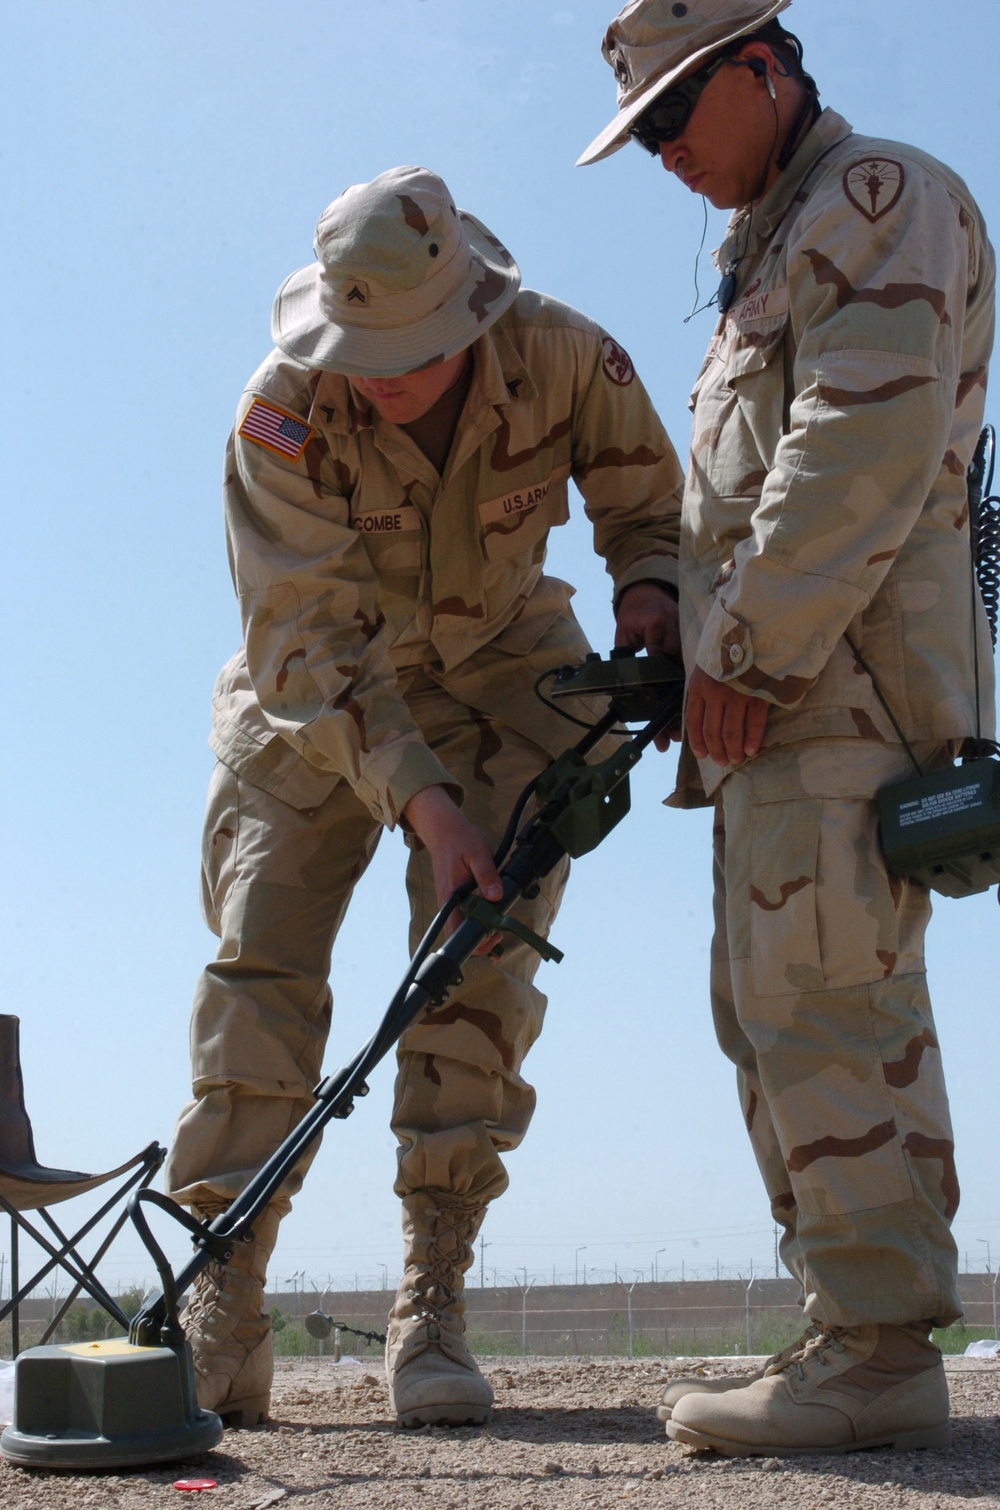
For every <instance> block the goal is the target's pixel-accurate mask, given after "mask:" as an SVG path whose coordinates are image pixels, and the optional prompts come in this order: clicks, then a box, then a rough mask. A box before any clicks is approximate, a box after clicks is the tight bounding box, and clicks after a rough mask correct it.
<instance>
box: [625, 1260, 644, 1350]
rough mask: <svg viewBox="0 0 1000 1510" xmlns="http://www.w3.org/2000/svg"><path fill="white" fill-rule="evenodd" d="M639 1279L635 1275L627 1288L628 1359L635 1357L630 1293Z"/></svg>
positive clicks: (637, 1275)
mask: <svg viewBox="0 0 1000 1510" xmlns="http://www.w3.org/2000/svg"><path fill="white" fill-rule="evenodd" d="M641 1278H642V1275H641V1274H636V1276H635V1278H634V1279H633V1281H632V1283H631V1284H630V1285H629V1287H628V1355H629V1357H630V1358H634V1357H635V1344H634V1341H633V1332H632V1291H633V1290H634V1289H635V1287H636V1285H637V1284H638V1283H639V1281H640V1279H641Z"/></svg>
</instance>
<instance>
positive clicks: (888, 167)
mask: <svg viewBox="0 0 1000 1510" xmlns="http://www.w3.org/2000/svg"><path fill="white" fill-rule="evenodd" d="M905 182H906V174H905V173H904V172H903V164H902V163H898V162H896V161H895V160H894V159H893V158H891V157H866V158H865V160H864V162H860V163H855V164H854V165H853V167H850V168H848V169H847V172H846V173H845V174H844V193H845V194H846V195H847V197H848V199H849V200H850V202H851V204H852V205H853V206H854V208H855V209H856V210H860V211H861V213H862V215H864V216H865V218H866V219H867V220H870V221H871V222H872V224H873V225H874V224H875V222H876V220H881V219H882V216H883V215H888V213H889V211H890V210H891V209H892V208H893V206H894V205H896V204H898V203H899V197H900V195H901V194H902V192H903V185H904V184H905Z"/></svg>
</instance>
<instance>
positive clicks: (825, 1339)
mask: <svg viewBox="0 0 1000 1510" xmlns="http://www.w3.org/2000/svg"><path fill="white" fill-rule="evenodd" d="M846 1330H847V1328H846V1327H837V1326H824V1325H823V1323H822V1322H817V1323H816V1325H815V1330H814V1331H813V1334H812V1336H808V1335H807V1336H806V1338H805V1340H804V1343H803V1346H802V1347H800V1348H799V1349H798V1351H797V1352H795V1353H793V1354H792V1356H791V1358H790V1359H789V1360H788V1364H786V1365H785V1366H786V1367H788V1366H790V1365H791V1364H793V1363H794V1365H795V1370H796V1373H797V1375H798V1378H799V1379H804V1378H805V1376H806V1372H805V1371H806V1367H807V1365H809V1364H811V1363H817V1364H819V1366H820V1367H821V1368H829V1367H830V1361H829V1359H828V1358H827V1356H826V1355H827V1353H829V1352H834V1353H842V1352H843V1351H844V1344H843V1342H842V1341H841V1338H842V1337H843V1336H844V1333H845V1332H846Z"/></svg>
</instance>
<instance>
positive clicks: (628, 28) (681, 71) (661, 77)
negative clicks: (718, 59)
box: [577, 0, 792, 167]
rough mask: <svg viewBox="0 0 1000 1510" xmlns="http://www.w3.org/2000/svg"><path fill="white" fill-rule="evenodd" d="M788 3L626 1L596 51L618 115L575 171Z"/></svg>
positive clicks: (614, 145) (613, 148)
mask: <svg viewBox="0 0 1000 1510" xmlns="http://www.w3.org/2000/svg"><path fill="white" fill-rule="evenodd" d="M791 3H792V0H631V3H630V4H628V5H626V6H625V7H624V9H623V10H620V11H619V12H618V14H617V16H616V17H615V19H614V20H613V21H612V23H611V25H610V26H609V27H608V29H607V32H606V33H605V37H604V42H603V44H602V46H601V51H602V52H603V54H604V56H605V58H606V59H607V60H608V62H609V63H610V65H611V67H612V68H613V69H614V72H615V78H616V79H617V80H618V114H617V115H616V116H615V118H614V120H613V121H612V122H611V124H610V126H605V128H604V130H603V131H602V132H601V134H600V136H597V137H595V138H594V140H593V141H592V142H591V144H590V146H589V147H588V148H587V150H586V152H584V153H583V155H582V156H581V157H579V158H578V159H577V167H581V166H582V165H583V164H585V163H596V162H597V161H598V160H599V159H600V158H602V157H609V156H610V155H611V153H612V152H617V151H618V149H619V148H620V147H624V146H625V144H626V142H627V141H628V128H629V127H630V126H632V125H634V123H635V122H636V121H637V120H638V119H639V116H640V115H641V114H642V112H643V111H644V110H645V109H646V107H647V106H648V105H651V104H652V103H653V101H654V100H655V99H656V97H657V95H658V94H662V93H663V92H664V90H666V89H669V88H670V86H671V85H672V84H676V83H677V81H678V79H683V78H684V77H685V76H686V75H687V74H689V73H694V72H695V71H696V70H697V69H698V68H699V67H700V65H701V64H702V63H704V62H707V60H708V59H709V58H710V57H711V56H712V54H713V53H714V52H718V51H719V49H720V48H721V47H725V46H726V44H727V43H729V42H735V41H736V39H737V38H738V37H742V36H744V35H745V34H746V33H747V32H751V31H756V30H757V28H758V27H759V26H763V25H764V23H765V21H770V20H772V19H773V17H775V16H776V15H777V14H778V12H779V11H782V10H785V9H786V7H787V6H789V5H791Z"/></svg>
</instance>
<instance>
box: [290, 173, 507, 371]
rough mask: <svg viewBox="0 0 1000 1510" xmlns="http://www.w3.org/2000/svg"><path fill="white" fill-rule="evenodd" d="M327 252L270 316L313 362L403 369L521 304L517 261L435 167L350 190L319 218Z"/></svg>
mask: <svg viewBox="0 0 1000 1510" xmlns="http://www.w3.org/2000/svg"><path fill="white" fill-rule="evenodd" d="M313 245H314V247H315V251H316V257H317V261H316V262H314V263H312V265H311V266H309V267H303V268H300V269H299V271H298V272H296V273H292V275H291V277H290V278H287V279H286V280H285V282H284V283H283V284H282V286H281V288H280V289H279V290H278V295H277V298H276V299H275V301H274V309H273V311H272V314H271V335H272V337H273V339H274V342H275V344H276V345H277V346H280V347H281V349H282V351H286V352H288V354H289V356H293V357H296V358H297V359H298V360H299V361H300V362H303V363H305V365H306V366H307V367H326V368H329V369H331V370H332V371H333V372H346V373H349V374H351V375H352V376H357V377H398V376H399V375H400V373H403V372H414V371H415V370H416V369H417V368H420V367H427V366H429V365H430V364H431V363H433V362H435V361H447V359H448V358H449V357H452V356H454V355H455V354H456V353H457V352H459V351H462V350H464V348H465V347H466V346H469V345H471V344H472V342H473V341H474V340H475V339H476V337H477V336H479V335H481V334H482V332H483V331H484V330H486V329H488V327H489V326H490V325H492V324H493V321H494V320H496V319H498V318H499V316H500V315H502V314H503V312H504V310H505V309H507V307H508V306H509V305H510V304H511V302H512V301H513V299H514V296H515V294H516V293H517V290H518V288H519V287H520V283H521V274H520V271H519V269H518V266H517V263H516V262H515V261H514V259H513V257H512V256H511V255H510V253H509V252H508V251H507V249H506V247H504V246H502V245H501V243H500V242H499V241H498V240H497V239H496V237H495V236H493V235H491V234H490V232H489V231H488V230H487V229H486V227H485V226H484V225H481V224H480V223H479V221H478V220H476V219H475V217H474V216H472V215H469V214H467V213H466V212H465V211H464V210H458V209H456V208H455V202H454V200H453V199H452V197H451V195H450V193H449V192H448V188H447V185H446V184H445V183H443V182H442V180H441V179H440V178H438V176H437V174H436V173H431V172H430V171H429V170H428V169H427V168H391V169H390V170H389V172H388V173H382V174H380V175H379V177H378V178H374V179H372V181H371V183H367V184H355V185H353V187H352V188H350V189H345V190H344V192H343V194H341V196H340V198H339V199H335V200H334V201H333V204H331V205H328V206H327V208H326V209H325V210H324V211H323V214H322V215H321V216H320V218H319V223H318V225H317V226H316V238H315V241H314V242H313Z"/></svg>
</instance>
